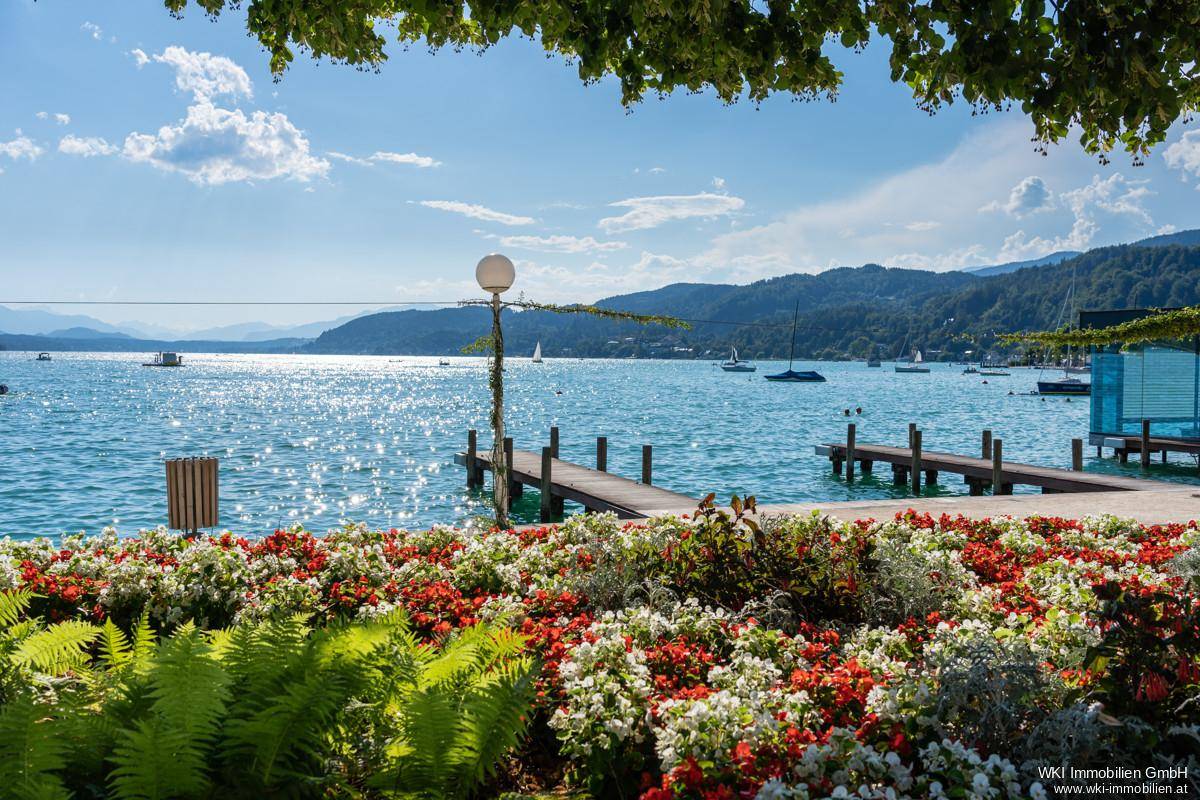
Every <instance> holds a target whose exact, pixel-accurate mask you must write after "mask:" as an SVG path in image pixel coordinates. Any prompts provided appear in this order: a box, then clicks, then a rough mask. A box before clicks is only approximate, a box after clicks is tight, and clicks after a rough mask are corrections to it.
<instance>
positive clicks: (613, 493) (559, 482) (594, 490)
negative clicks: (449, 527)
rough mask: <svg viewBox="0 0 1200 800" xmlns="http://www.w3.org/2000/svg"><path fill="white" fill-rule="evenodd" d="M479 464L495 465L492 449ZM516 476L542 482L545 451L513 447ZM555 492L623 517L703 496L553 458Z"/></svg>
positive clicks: (681, 505) (685, 505) (674, 507)
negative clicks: (539, 451)
mask: <svg viewBox="0 0 1200 800" xmlns="http://www.w3.org/2000/svg"><path fill="white" fill-rule="evenodd" d="M454 461H455V463H456V464H459V465H460V466H466V463H467V454H466V453H458V454H457V455H455V457H454ZM475 468H476V469H477V470H488V471H490V470H491V468H492V462H491V454H490V453H476V455H475ZM511 472H512V479H513V480H514V481H517V482H519V483H522V484H526V485H529V486H540V485H541V480H542V454H541V453H532V452H529V451H528V450H513V451H512V467H511ZM550 475H551V493H552V494H553V495H554V496H555V497H560V498H562V499H564V500H571V501H574V502H576V503H580V504H582V505H583V506H584V507H585V508H589V509H592V510H595V511H612V512H614V513H616V515H617V516H618V517H621V518H622V519H640V518H642V517H646V516H648V515H652V514H656V513H658V512H660V511H668V510H669V511H675V512H679V511H680V510H681V509H683V510H688V511H690V510H694V509H695V508H696V506H697V505H698V504H699V502H700V501H699V500H697V499H695V498H693V497H688V496H687V495H684V494H680V493H678V492H672V491H669V490H667V489H663V488H661V487H659V486H653V485H651V484H649V483H638V482H637V481H631V480H629V479H628V478H622V477H621V476H619V475H614V474H612V473H611V472H601V471H599V470H595V469H592V468H591V467H585V466H582V465H580V464H573V463H571V462H570V461H563V460H562V459H559V458H551V459H550Z"/></svg>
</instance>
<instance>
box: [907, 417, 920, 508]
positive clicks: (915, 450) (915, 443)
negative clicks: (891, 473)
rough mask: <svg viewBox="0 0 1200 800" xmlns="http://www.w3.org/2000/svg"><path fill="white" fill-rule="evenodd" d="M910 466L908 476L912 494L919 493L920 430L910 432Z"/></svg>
mask: <svg viewBox="0 0 1200 800" xmlns="http://www.w3.org/2000/svg"><path fill="white" fill-rule="evenodd" d="M911 446H912V467H911V470H912V471H911V472H909V475H908V477H909V478H910V479H911V480H912V490H913V494H915V495H920V494H921V432H920V431H919V430H913V432H912V445H911Z"/></svg>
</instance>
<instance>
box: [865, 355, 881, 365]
mask: <svg viewBox="0 0 1200 800" xmlns="http://www.w3.org/2000/svg"><path fill="white" fill-rule="evenodd" d="M867 366H868V367H882V366H883V364H881V363H880V362H879V359H878V358H876V357H875V356H871V357H870V358H868V359H867Z"/></svg>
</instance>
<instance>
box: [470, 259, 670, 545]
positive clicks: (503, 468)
mask: <svg viewBox="0 0 1200 800" xmlns="http://www.w3.org/2000/svg"><path fill="white" fill-rule="evenodd" d="M475 280H477V281H478V282H479V286H480V287H481V288H482V289H483V290H484V291H485V292H488V293H490V294H491V295H492V297H491V299H490V300H462V301H460V302H459V305H460V306H485V305H486V306H489V307H491V309H492V332H491V334H490V335H487V336H481V337H479V338H478V339H476V340H475V341H474V342H472V343H471V344H469V345H467V346H466V347H464V348H463V352H464V353H475V352H489V351H490V353H491V359H492V364H491V370H490V371H489V374H488V385H489V386H490V388H491V390H492V414H491V422H492V459H491V460H492V502H493V503H494V504H495V506H496V524H497V525H498V526H499V527H501V528H507V527H508V494H509V493H508V488H509V486H508V484H509V477H508V475H509V471H510V470H511V468H512V465H511V464H509V463H508V460H507V458H506V457H505V452H504V330H503V328H502V327H501V325H500V312H501V310H502V309H504V308H517V309H521V310H522V311H549V312H551V313H554V314H587V315H589V316H593V317H600V318H602V319H611V320H618V321H623V322H636V323H638V324H641V325H663V326H665V327H668V328H681V329H688V328H691V325H689V324H688V323H687V322H684V321H683V320H681V319H676V318H675V317H670V316H665V315H659V314H633V313H630V312H628V311H617V310H614V309H611V308H601V307H600V306H593V305H584V304H577V305H555V304H553V303H535V302H533V301H531V300H526V299H525V298H524V297H523V296H522V297H519V298H518V299H517V300H515V301H507V302H506V301H503V300H501V299H500V295H501V294H502V293H503V292H506V291H508V289H510V288H511V287H512V285H513V282H514V281H515V280H516V269H515V268H514V267H513V263H512V261H511V260H509V259H508V258H507V257H506V256H503V255H500V254H499V253H492V254H491V255H488V256H484V257H483V258H482V259H481V260H480V261H479V264H478V265H476V267H475Z"/></svg>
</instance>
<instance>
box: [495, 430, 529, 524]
mask: <svg viewBox="0 0 1200 800" xmlns="http://www.w3.org/2000/svg"><path fill="white" fill-rule="evenodd" d="M504 466H505V467H506V468H507V469H508V505H509V507H512V503H513V500H514V499H515V498H518V497H520V496H521V495H522V494H523V493H524V492H525V485H524V484H523V483H521V482H520V481H519V480H517V479H516V478H515V477H513V442H512V437H511V436H505V437H504ZM492 480H493V481H494V480H496V475H495V473H494V472H493V474H492Z"/></svg>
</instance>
